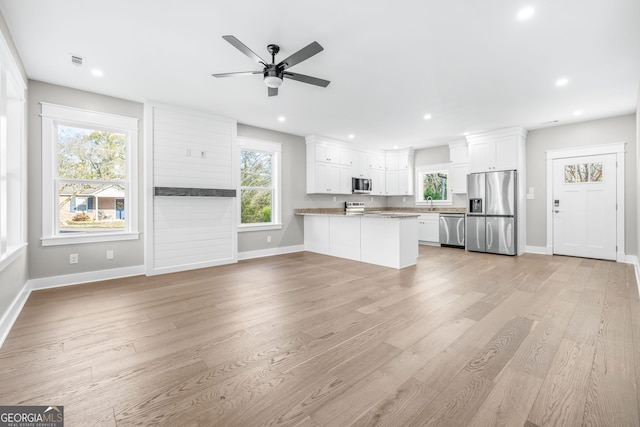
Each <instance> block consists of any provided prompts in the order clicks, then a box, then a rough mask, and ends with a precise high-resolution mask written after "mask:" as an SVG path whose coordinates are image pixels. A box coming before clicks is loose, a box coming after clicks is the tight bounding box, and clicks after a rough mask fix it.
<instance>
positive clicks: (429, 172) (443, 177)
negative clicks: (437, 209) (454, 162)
mask: <svg viewBox="0 0 640 427" xmlns="http://www.w3.org/2000/svg"><path fill="white" fill-rule="evenodd" d="M449 187H450V186H449V165H448V164H438V165H429V166H421V167H417V168H416V205H423V206H424V205H427V206H429V205H432V206H442V205H451V190H450V188H449Z"/></svg>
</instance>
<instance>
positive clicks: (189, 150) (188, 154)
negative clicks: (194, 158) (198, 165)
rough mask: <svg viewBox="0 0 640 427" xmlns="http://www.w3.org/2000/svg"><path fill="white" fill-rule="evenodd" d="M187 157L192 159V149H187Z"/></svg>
mask: <svg viewBox="0 0 640 427" xmlns="http://www.w3.org/2000/svg"><path fill="white" fill-rule="evenodd" d="M187 157H191V148H187Z"/></svg>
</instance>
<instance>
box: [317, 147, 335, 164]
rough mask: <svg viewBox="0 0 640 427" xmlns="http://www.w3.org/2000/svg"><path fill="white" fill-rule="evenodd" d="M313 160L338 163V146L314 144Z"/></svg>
mask: <svg viewBox="0 0 640 427" xmlns="http://www.w3.org/2000/svg"><path fill="white" fill-rule="evenodd" d="M315 161H316V162H326V163H335V164H338V163H340V148H339V147H337V146H334V145H329V144H324V143H317V144H315Z"/></svg>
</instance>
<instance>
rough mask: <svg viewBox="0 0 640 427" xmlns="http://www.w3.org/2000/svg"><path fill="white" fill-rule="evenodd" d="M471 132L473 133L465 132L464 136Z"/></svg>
mask: <svg viewBox="0 0 640 427" xmlns="http://www.w3.org/2000/svg"><path fill="white" fill-rule="evenodd" d="M470 133H471V132H465V133H463V135H464V136H467V135H469V134H470Z"/></svg>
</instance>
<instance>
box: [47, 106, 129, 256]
mask: <svg viewBox="0 0 640 427" xmlns="http://www.w3.org/2000/svg"><path fill="white" fill-rule="evenodd" d="M41 108H42V115H41V117H42V159H43V162H42V176H43V180H42V209H43V215H42V239H41V241H42V245H43V246H54V245H67V244H77V243H92V242H106V241H116V240H133V239H137V238H138V223H137V203H136V202H137V194H138V190H137V186H138V184H137V173H135V172H134V173H132V168H135V167H136V166H137V164H138V160H137V150H138V149H137V144H138V121H139V119H137V118H133V117H125V116H119V115H115V114H108V113H102V112H99V111H89V110H84V109H81V108H73V107H66V106H63V105H55V104H49V103H44V102H43V103H41ZM134 171H135V169H134ZM117 202H120V204H119V205H120V206H122V207H123V208H124V209H123V210H120V211H119V210H118V207H117Z"/></svg>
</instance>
